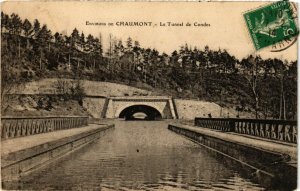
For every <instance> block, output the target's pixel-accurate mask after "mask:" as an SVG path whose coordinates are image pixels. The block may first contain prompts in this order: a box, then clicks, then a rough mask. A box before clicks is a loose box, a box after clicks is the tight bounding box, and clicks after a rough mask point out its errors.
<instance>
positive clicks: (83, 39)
mask: <svg viewBox="0 0 300 191" xmlns="http://www.w3.org/2000/svg"><path fill="white" fill-rule="evenodd" d="M80 46H81V48H82V49H83V48H84V46H85V36H84V34H83V32H82V33H81V35H80Z"/></svg>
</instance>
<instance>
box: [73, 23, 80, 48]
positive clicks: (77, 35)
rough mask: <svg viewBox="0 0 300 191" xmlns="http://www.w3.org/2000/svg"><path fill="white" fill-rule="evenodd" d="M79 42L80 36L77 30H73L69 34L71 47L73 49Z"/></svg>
mask: <svg viewBox="0 0 300 191" xmlns="http://www.w3.org/2000/svg"><path fill="white" fill-rule="evenodd" d="M79 42H80V36H79V32H78V30H77V29H76V28H75V29H74V30H73V32H72V34H71V47H75V45H76V44H77V43H79Z"/></svg>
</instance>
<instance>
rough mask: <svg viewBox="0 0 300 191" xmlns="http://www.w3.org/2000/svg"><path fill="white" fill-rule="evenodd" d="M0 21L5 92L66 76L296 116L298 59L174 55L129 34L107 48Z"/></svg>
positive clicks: (187, 50)
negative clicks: (31, 82)
mask: <svg viewBox="0 0 300 191" xmlns="http://www.w3.org/2000/svg"><path fill="white" fill-rule="evenodd" d="M1 23H2V25H1V35H2V41H1V42H2V43H1V48H2V51H1V56H2V60H1V61H2V64H1V69H2V74H1V80H2V83H1V88H2V92H3V94H5V93H7V92H9V91H10V89H11V88H12V87H14V86H17V85H18V84H21V83H22V82H26V81H30V80H36V79H40V78H45V77H58V78H59V77H62V76H63V77H67V78H73V79H89V80H95V81H110V82H117V83H125V84H127V85H132V86H143V87H148V88H152V89H154V90H155V91H157V92H161V94H168V95H172V96H174V97H184V98H192V99H201V100H207V101H214V102H217V103H219V104H220V105H222V106H227V107H233V108H235V109H236V110H237V111H245V110H247V111H251V112H255V113H256V117H257V118H276V119H295V117H296V111H297V95H296V92H297V61H293V62H288V61H286V60H280V59H276V58H274V59H266V60H264V59H262V58H261V57H260V56H259V55H249V56H247V57H246V58H243V59H242V60H238V59H237V58H235V57H234V56H232V55H231V54H229V52H227V51H226V50H222V49H219V50H211V49H210V48H209V47H208V46H205V47H204V49H199V48H198V47H194V48H191V47H189V45H188V44H185V45H183V46H181V47H180V48H179V50H175V51H174V52H172V54H171V55H168V54H166V53H160V52H158V51H157V50H155V49H150V48H143V47H141V45H140V43H139V42H138V41H134V40H133V39H132V38H130V37H129V38H128V39H127V40H126V42H123V41H122V40H120V39H117V38H116V37H114V36H113V35H109V39H108V40H109V47H108V50H107V51H104V50H103V48H102V37H101V34H99V36H98V37H94V36H93V35H90V34H88V35H86V34H84V33H80V32H79V30H78V29H76V28H75V29H74V30H73V32H72V34H71V35H69V36H68V35H64V34H61V33H58V32H55V33H54V34H53V32H52V31H50V30H49V29H48V28H47V25H45V24H44V25H42V24H41V23H40V22H39V21H38V20H35V21H34V23H31V22H30V21H28V20H27V19H25V20H21V18H20V17H19V16H18V15H17V14H11V15H10V16H9V15H7V14H5V13H3V12H2V13H1ZM123 43H124V44H123ZM141 84H142V85H141ZM76 88H77V90H74V91H75V92H78V93H74V96H73V97H82V96H83V95H82V91H81V90H80V87H79V86H77V87H76ZM1 97H4V96H1ZM76 99H77V98H76Z"/></svg>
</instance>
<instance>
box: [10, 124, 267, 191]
mask: <svg viewBox="0 0 300 191" xmlns="http://www.w3.org/2000/svg"><path fill="white" fill-rule="evenodd" d="M227 160H230V159H226V158H224V157H222V158H219V157H218V156H217V155H216V154H215V153H213V152H212V151H210V150H208V149H207V148H205V147H202V146H200V145H198V144H196V143H194V142H192V141H190V140H188V139H186V138H184V137H182V136H180V135H178V134H175V133H174V132H171V131H170V130H168V129H167V121H155V122H153V121H116V127H115V129H114V130H112V131H109V132H107V133H106V134H105V135H104V136H103V137H101V138H100V139H99V140H97V141H96V142H94V143H92V144H89V145H87V146H85V147H84V148H82V149H80V150H79V151H77V152H75V153H72V154H70V155H68V156H66V157H64V158H63V159H62V160H60V161H59V162H55V163H52V164H51V165H49V166H48V167H46V168H44V169H42V170H39V171H37V172H35V173H33V174H30V175H28V176H26V177H23V178H21V179H20V181H18V182H17V183H13V184H7V185H6V187H7V188H8V189H26V190H262V189H263V187H261V186H260V185H258V184H255V183H253V182H251V181H250V180H249V179H248V178H245V177H242V175H241V174H240V173H239V172H240V169H237V168H233V167H232V166H231V165H228V164H230V161H227Z"/></svg>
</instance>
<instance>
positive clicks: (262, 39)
mask: <svg viewBox="0 0 300 191" xmlns="http://www.w3.org/2000/svg"><path fill="white" fill-rule="evenodd" d="M293 6H294V5H293V4H292V3H290V2H288V1H279V2H275V3H272V4H269V5H266V6H263V7H260V8H258V9H255V10H251V11H249V12H246V13H244V19H245V21H246V24H247V27H248V30H249V33H250V36H251V38H252V41H253V43H254V46H255V49H256V50H259V49H261V48H264V47H267V46H271V45H274V44H276V43H278V42H281V41H292V40H291V38H292V37H295V36H296V35H298V32H299V30H298V27H297V24H296V23H297V22H296V21H295V20H296V18H297V13H296V11H294V7H293Z"/></svg>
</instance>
